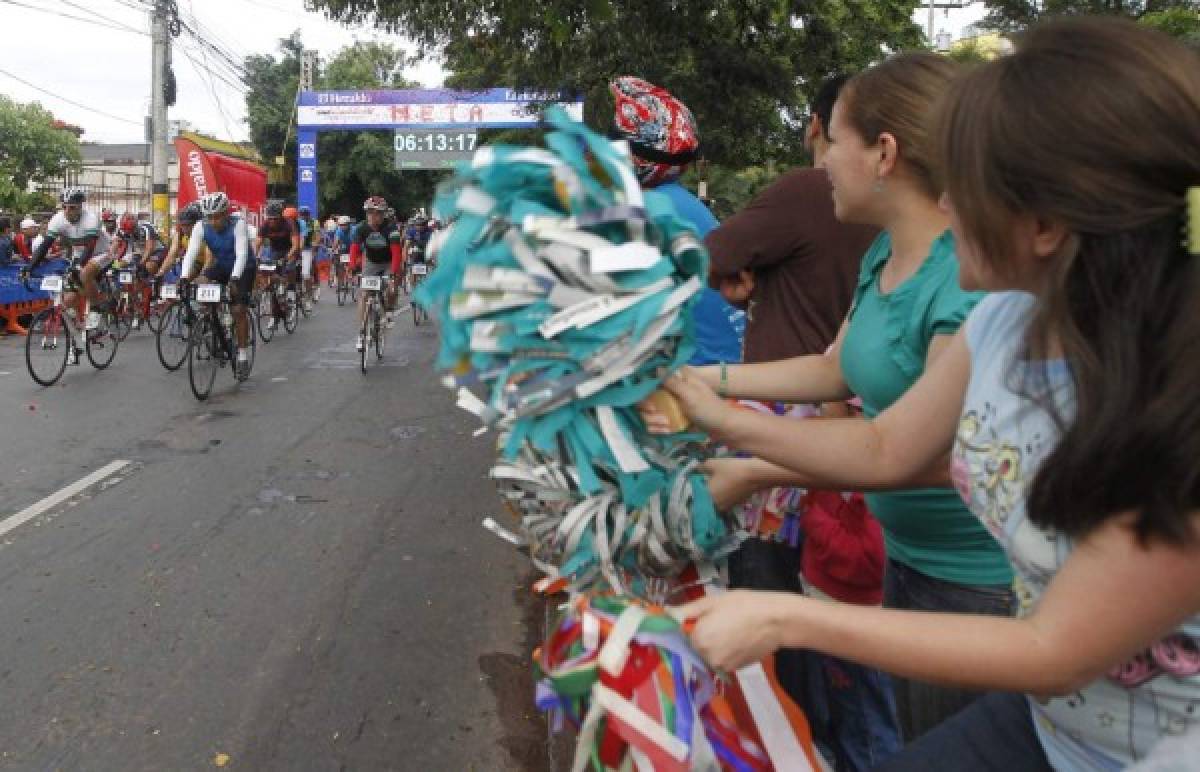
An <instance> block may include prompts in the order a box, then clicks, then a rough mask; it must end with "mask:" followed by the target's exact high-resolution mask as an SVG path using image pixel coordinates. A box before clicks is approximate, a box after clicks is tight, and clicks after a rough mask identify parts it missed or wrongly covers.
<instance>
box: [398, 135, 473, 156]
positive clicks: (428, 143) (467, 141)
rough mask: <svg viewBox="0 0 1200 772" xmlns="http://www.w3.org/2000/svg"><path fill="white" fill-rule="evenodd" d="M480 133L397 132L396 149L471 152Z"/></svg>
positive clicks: (412, 151)
mask: <svg viewBox="0 0 1200 772" xmlns="http://www.w3.org/2000/svg"><path fill="white" fill-rule="evenodd" d="M477 139H478V135H477V134H476V133H475V132H473V131H431V132H413V133H402V132H396V150H398V151H402V152H406V153H421V152H425V153H446V152H459V153H471V152H474V150H475V142H476V140H477Z"/></svg>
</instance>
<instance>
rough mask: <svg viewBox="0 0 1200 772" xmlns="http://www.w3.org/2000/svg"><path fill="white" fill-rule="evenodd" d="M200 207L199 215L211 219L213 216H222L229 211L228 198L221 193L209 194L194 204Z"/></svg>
mask: <svg viewBox="0 0 1200 772" xmlns="http://www.w3.org/2000/svg"><path fill="white" fill-rule="evenodd" d="M196 203H197V204H199V205H200V214H202V215H204V216H205V217H211V216H212V215H214V214H224V213H225V212H228V211H229V196H227V195H225V194H224V193H221V192H220V191H218V192H216V193H209V194H208V195H207V196H203V197H201V198H200V200H199V201H197V202H196Z"/></svg>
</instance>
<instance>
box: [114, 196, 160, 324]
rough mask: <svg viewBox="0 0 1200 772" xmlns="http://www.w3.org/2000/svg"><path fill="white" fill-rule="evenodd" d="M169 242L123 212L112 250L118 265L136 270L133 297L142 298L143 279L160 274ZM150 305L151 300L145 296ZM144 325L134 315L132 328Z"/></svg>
mask: <svg viewBox="0 0 1200 772" xmlns="http://www.w3.org/2000/svg"><path fill="white" fill-rule="evenodd" d="M166 249H167V247H166V245H165V244H164V243H163V242H162V239H161V238H160V237H159V235H158V231H157V230H155V228H154V226H153V225H151V224H150V223H148V222H138V219H137V216H136V215H134V214H133V213H132V212H126V213H125V214H123V215H121V219H120V222H119V224H118V225H117V237H116V240H115V241H114V242H113V245H112V248H111V249H110V250H109V252H110V254H111V255H112V257H113V258H114V259H115V260H117V264H118V265H119V266H121V267H122V268H126V267H132V268H133V269H134V272H135V277H136V278H135V287H134V292H133V295H134V297H142V296H143V295H144V294H145V293H144V291H143V289H142V287H143V285H142V282H143V280H144V279H146V278H149V277H150V276H153V275H155V274H157V273H158V266H159V264H160V263H162V259H163V255H164V254H165V252H166ZM146 306H149V299H148V298H147V299H146ZM140 325H141V319H139V318H138V317H136V316H135V317H134V318H133V329H135V330H136V329H137V328H138V327H139V326H140Z"/></svg>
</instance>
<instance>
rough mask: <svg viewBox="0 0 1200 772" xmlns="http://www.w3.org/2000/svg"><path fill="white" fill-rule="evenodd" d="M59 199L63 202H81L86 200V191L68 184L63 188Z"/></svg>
mask: <svg viewBox="0 0 1200 772" xmlns="http://www.w3.org/2000/svg"><path fill="white" fill-rule="evenodd" d="M59 200H60V201H62V202H63V203H64V204H82V203H83V202H84V201H87V191H86V190H84V189H83V188H80V187H76V186H75V185H69V186H67V187H65V188H63V191H62V195H60V196H59Z"/></svg>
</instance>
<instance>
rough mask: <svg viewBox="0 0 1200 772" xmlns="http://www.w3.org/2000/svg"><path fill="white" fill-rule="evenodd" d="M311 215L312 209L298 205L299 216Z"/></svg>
mask: <svg viewBox="0 0 1200 772" xmlns="http://www.w3.org/2000/svg"><path fill="white" fill-rule="evenodd" d="M311 215H312V210H311V209H309V208H308V207H307V206H302V207H300V216H301V217H309V216H311Z"/></svg>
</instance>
